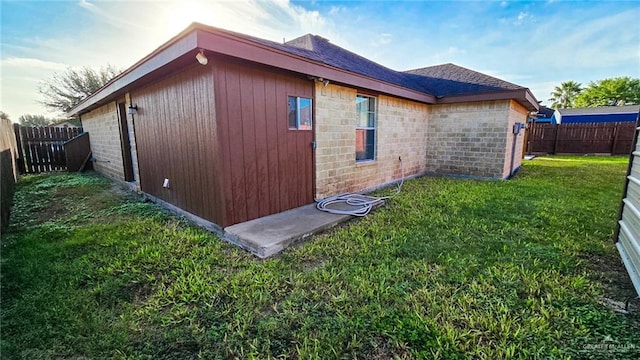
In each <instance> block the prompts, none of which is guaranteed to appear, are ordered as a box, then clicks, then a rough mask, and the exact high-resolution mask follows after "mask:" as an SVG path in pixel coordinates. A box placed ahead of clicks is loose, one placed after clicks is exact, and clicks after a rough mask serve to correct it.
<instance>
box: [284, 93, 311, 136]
mask: <svg viewBox="0 0 640 360" xmlns="http://www.w3.org/2000/svg"><path fill="white" fill-rule="evenodd" d="M311 109H312V108H311V99H308V98H303V97H297V96H289V129H290V130H311V118H312V115H313V112H312V111H311Z"/></svg>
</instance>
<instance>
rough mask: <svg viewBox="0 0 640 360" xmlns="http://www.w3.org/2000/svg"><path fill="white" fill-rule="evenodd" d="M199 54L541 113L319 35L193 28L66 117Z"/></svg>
mask: <svg viewBox="0 0 640 360" xmlns="http://www.w3.org/2000/svg"><path fill="white" fill-rule="evenodd" d="M200 50H203V51H205V52H212V53H217V54H221V55H227V56H232V57H236V58H240V59H245V60H248V61H252V62H255V63H260V64H264V65H268V66H273V67H277V68H281V69H285V70H289V71H294V72H297V73H300V74H305V75H308V76H313V77H318V78H323V79H327V80H330V81H331V82H335V83H342V84H347V85H351V86H354V87H358V88H363V89H368V90H373V91H376V92H380V93H384V94H389V95H393V96H398V97H402V98H406V99H410V100H415V101H420V102H423V103H428V104H438V103H455V102H465V101H481V100H503V99H514V100H516V101H517V102H519V103H520V104H521V105H523V106H524V107H526V108H527V109H529V110H534V109H537V108H538V103H537V101H536V99H535V97H534V96H533V94H532V93H531V91H530V90H529V89H527V88H525V87H522V86H518V85H515V84H511V83H509V82H506V81H503V80H500V79H497V78H494V77H491V76H488V75H485V74H482V73H479V72H476V71H473V70H469V69H466V68H463V67H460V66H457V65H453V64H444V65H438V66H432V67H426V68H422V69H416V70H411V71H408V72H400V71H395V70H392V69H389V68H387V67H385V66H382V65H380V64H378V63H375V62H373V61H371V60H369V59H366V58H364V57H362V56H360V55H357V54H355V53H352V52H350V51H348V50H345V49H343V48H341V47H339V46H336V45H333V44H331V43H330V42H329V40H327V39H324V38H322V37H320V36H317V35H311V34H307V35H304V36H301V37H299V38H296V39H293V40H291V41H289V42H286V43H277V42H273V41H269V40H265V39H260V38H257V37H253V36H249V35H245V34H240V33H236V32H232V31H228V30H222V29H219V28H215V27H211V26H206V25H202V24H199V23H193V24H191V25H190V26H189V27H188V28H187V29H185V30H184V31H182V32H181V33H180V34H178V35H176V36H175V37H173V38H172V39H171V40H169V41H168V42H166V43H165V44H164V45H162V46H160V47H159V48H158V49H156V50H155V51H154V52H152V53H151V54H149V55H147V56H146V57H145V58H143V59H142V60H140V61H139V62H137V63H136V64H134V65H133V66H131V67H130V68H129V69H127V70H125V71H124V72H123V73H122V74H120V75H118V76H117V77H116V78H115V79H113V80H111V81H110V82H109V83H107V84H106V85H105V86H103V87H102V88H100V89H99V90H98V91H96V92H95V93H94V94H92V95H91V96H89V97H88V98H87V99H85V100H83V101H82V102H81V103H80V104H78V105H77V106H76V107H74V108H73V109H71V111H69V113H68V114H69V115H70V116H73V115H79V114H82V113H85V112H88V111H91V110H92V109H94V108H97V107H98V106H101V105H103V104H105V103H107V102H110V101H113V100H115V99H117V98H121V97H122V96H123V95H124V94H125V93H126V92H128V91H129V90H131V89H132V88H135V87H139V86H143V85H146V84H149V83H151V82H153V81H155V80H157V79H159V78H161V77H162V76H164V75H167V74H169V73H171V72H173V71H176V70H178V69H179V68H181V67H183V66H186V65H188V64H192V63H193V62H194V61H195V60H194V56H195V55H196V54H197V53H198V51H200Z"/></svg>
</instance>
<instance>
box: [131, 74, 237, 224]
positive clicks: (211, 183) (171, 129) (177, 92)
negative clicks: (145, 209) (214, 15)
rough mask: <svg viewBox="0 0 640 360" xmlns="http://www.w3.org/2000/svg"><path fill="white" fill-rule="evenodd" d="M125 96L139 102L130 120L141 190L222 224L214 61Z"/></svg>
mask: <svg viewBox="0 0 640 360" xmlns="http://www.w3.org/2000/svg"><path fill="white" fill-rule="evenodd" d="M129 100H130V101H131V102H133V103H134V104H136V105H137V106H138V111H137V114H136V115H135V116H134V121H135V141H136V147H137V152H136V156H135V157H137V167H138V169H139V179H140V181H139V183H140V189H141V190H142V191H144V192H145V193H147V194H150V195H152V196H154V197H156V198H158V199H160V200H163V201H165V202H168V203H170V204H172V205H175V206H177V207H178V208H180V209H183V210H185V211H187V212H189V213H191V214H194V215H197V216H199V217H201V218H204V219H206V220H209V221H212V222H214V223H216V224H219V225H222V224H223V223H224V199H223V195H222V194H221V190H220V189H221V187H220V181H219V178H220V174H221V171H220V167H219V163H220V161H219V157H220V155H219V141H218V135H217V128H216V112H215V105H214V103H215V96H214V88H213V65H212V64H210V65H208V66H201V65H198V64H195V65H193V66H190V67H187V68H185V69H184V70H182V71H180V72H178V73H174V74H171V75H168V76H166V77H165V78H163V79H162V80H160V81H158V82H155V83H153V84H151V85H149V86H147V87H144V88H141V89H135V90H132V91H131V92H130V99H129ZM164 179H168V180H169V186H168V187H164V186H163V184H164Z"/></svg>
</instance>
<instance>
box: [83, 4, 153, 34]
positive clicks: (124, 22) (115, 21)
mask: <svg viewBox="0 0 640 360" xmlns="http://www.w3.org/2000/svg"><path fill="white" fill-rule="evenodd" d="M78 6H80V7H81V8H83V9H85V10H87V11H89V12H90V13H92V14H93V15H94V16H96V17H98V18H99V19H102V20H103V21H104V22H107V23H109V24H111V25H114V26H117V27H120V28H122V29H131V28H134V29H135V28H137V29H140V28H142V26H141V25H140V24H138V22H136V21H129V20H128V19H129V18H131V17H130V16H129V13H125V14H123V13H120V12H110V11H105V10H104V9H103V8H101V7H98V6H97V5H95V4H92V3H90V2H88V1H87V0H81V1H80V2H79V3H78Z"/></svg>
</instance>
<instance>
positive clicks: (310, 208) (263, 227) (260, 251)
mask: <svg viewBox="0 0 640 360" xmlns="http://www.w3.org/2000/svg"><path fill="white" fill-rule="evenodd" d="M351 217H352V216H351V215H336V214H331V213H328V212H324V211H320V210H318V209H316V204H309V205H305V206H302V207H299V208H295V209H291V210H287V211H284V212H281V213H278V214H273V215H269V216H265V217H262V218H259V219H254V220H250V221H247V222H243V223H240V224H235V225H231V226H227V227H226V228H224V233H225V234H224V236H225V238H226V240H227V241H229V242H232V243H234V244H237V245H239V246H240V247H242V248H245V249H247V250H249V251H250V252H251V253H253V254H254V255H256V256H258V257H260V258H267V257H269V256H273V255H275V254H277V253H279V252H280V251H282V250H284V249H285V248H286V247H288V246H289V245H291V244H293V243H295V242H297V241H300V240H302V239H304V238H306V237H309V236H311V235H313V234H316V233H318V232H321V231H324V230H327V229H329V228H332V227H334V226H336V225H337V224H339V223H341V222H344V221H347V220H349V219H350V218H351Z"/></svg>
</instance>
